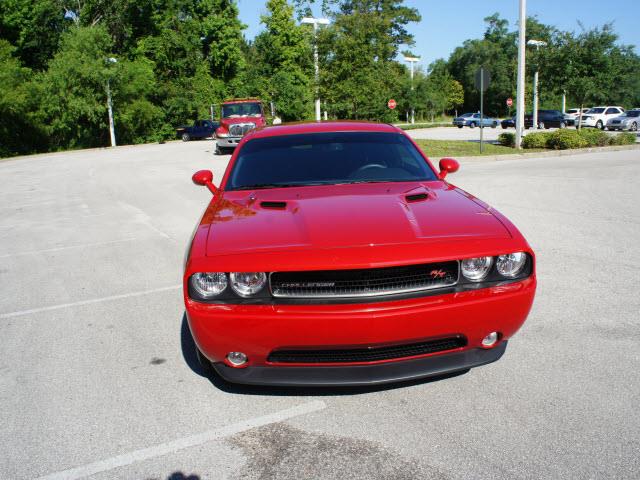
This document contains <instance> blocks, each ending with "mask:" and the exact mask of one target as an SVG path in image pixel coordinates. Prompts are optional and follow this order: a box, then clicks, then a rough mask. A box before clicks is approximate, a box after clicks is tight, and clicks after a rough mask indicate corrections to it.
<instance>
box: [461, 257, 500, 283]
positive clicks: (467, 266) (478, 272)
mask: <svg viewBox="0 0 640 480" xmlns="http://www.w3.org/2000/svg"><path fill="white" fill-rule="evenodd" d="M492 264H493V257H477V258H465V259H464V260H462V262H461V265H460V267H461V269H462V275H464V278H466V279H467V280H471V281H472V282H479V281H480V280H482V279H483V278H484V277H486V276H487V274H488V273H489V270H491V265H492Z"/></svg>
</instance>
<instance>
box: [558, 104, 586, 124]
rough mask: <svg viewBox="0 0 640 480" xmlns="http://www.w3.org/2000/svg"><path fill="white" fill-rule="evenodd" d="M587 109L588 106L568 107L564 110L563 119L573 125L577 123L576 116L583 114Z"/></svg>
mask: <svg viewBox="0 0 640 480" xmlns="http://www.w3.org/2000/svg"><path fill="white" fill-rule="evenodd" d="M587 110H589V109H588V108H582V109H580V108H570V109H569V110H567V111H566V112H564V119H565V120H566V121H567V125H569V126H573V125H577V124H578V116H579V115H581V114H584V113H586V112H587Z"/></svg>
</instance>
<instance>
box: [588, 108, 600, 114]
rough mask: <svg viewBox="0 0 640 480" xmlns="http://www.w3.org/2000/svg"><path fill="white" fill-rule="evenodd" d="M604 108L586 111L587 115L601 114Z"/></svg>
mask: <svg viewBox="0 0 640 480" xmlns="http://www.w3.org/2000/svg"><path fill="white" fill-rule="evenodd" d="M603 112H604V108H591V109H589V110H587V113H603Z"/></svg>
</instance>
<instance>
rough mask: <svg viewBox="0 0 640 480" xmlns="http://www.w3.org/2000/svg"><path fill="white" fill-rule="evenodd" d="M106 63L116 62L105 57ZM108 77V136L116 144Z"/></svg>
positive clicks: (113, 145)
mask: <svg viewBox="0 0 640 480" xmlns="http://www.w3.org/2000/svg"><path fill="white" fill-rule="evenodd" d="M106 62H107V63H118V60H116V59H115V58H113V57H109V58H107V59H106ZM109 80H110V79H109V77H107V110H108V112H109V136H110V137H111V146H112V147H115V146H116V129H115V126H114V124H113V102H112V101H111V86H110V85H109Z"/></svg>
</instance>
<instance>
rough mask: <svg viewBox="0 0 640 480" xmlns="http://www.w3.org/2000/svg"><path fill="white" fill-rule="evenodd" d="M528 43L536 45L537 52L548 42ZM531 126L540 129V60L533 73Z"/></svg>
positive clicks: (535, 41) (532, 41)
mask: <svg viewBox="0 0 640 480" xmlns="http://www.w3.org/2000/svg"><path fill="white" fill-rule="evenodd" d="M527 45H532V46H534V47H536V53H537V52H538V51H539V50H540V47H546V46H547V42H543V41H542V40H529V41H528V42H527ZM563 113H564V112H563ZM531 127H532V128H533V129H534V130H537V129H538V62H536V71H535V73H534V74H533V124H532V126H531Z"/></svg>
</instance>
